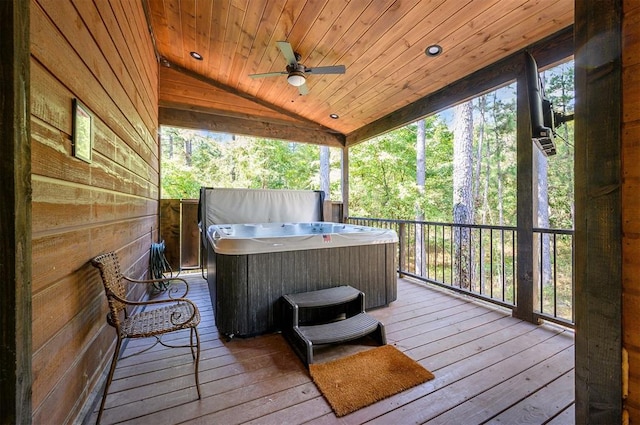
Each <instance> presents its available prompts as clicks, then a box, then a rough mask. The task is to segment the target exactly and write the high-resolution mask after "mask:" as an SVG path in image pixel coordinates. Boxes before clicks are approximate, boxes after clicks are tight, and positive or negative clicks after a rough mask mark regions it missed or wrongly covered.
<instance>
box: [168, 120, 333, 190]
mask: <svg viewBox="0 0 640 425" xmlns="http://www.w3.org/2000/svg"><path fill="white" fill-rule="evenodd" d="M334 151H335V149H334ZM335 158H336V156H335V154H334V153H332V161H333V166H334V167H335V166H336V165H335V164H336V160H335ZM337 161H338V166H339V152H338V157H337ZM319 169H320V164H319V147H318V146H315V145H311V144H302V143H290V142H285V141H279V140H267V139H255V138H248V137H242V136H235V137H231V136H228V135H221V134H213V133H204V132H198V131H193V130H184V129H178V128H163V133H162V167H161V188H162V197H163V198H197V197H198V191H199V188H200V187H201V186H211V187H239V188H264V189H309V190H317V189H319V188H320V176H319ZM334 179H335V180H336V184H334V185H333V187H332V191H334V190H335V191H336V192H337V193H340V178H339V177H337V178H336V177H335V176H334ZM339 198H340V197H339V196H338V198H334V199H339Z"/></svg>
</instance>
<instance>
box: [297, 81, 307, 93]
mask: <svg viewBox="0 0 640 425" xmlns="http://www.w3.org/2000/svg"><path fill="white" fill-rule="evenodd" d="M298 92H299V93H300V94H301V95H302V96H304V95H305V94H309V87H307V83H304V84H303V85H301V86H298Z"/></svg>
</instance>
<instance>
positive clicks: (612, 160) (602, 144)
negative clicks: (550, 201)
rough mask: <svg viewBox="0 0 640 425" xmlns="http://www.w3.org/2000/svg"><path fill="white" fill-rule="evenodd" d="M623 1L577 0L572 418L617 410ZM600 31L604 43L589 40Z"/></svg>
mask: <svg viewBox="0 0 640 425" xmlns="http://www.w3.org/2000/svg"><path fill="white" fill-rule="evenodd" d="M621 6H622V1H621V0H611V1H604V2H599V3H597V4H592V3H589V4H586V3H585V4H583V3H580V2H578V3H576V10H575V13H576V29H575V32H576V43H575V44H576V57H575V90H576V93H578V94H581V95H580V96H577V97H576V106H575V113H576V116H577V117H580V118H581V119H580V120H576V125H575V137H576V140H582V141H583V143H580V144H578V145H576V149H575V170H576V176H575V185H576V190H575V198H576V199H575V206H576V217H575V236H574V240H575V250H574V256H575V258H576V267H575V270H576V275H575V281H576V329H577V330H578V332H577V333H576V353H577V355H576V423H606V422H611V423H613V422H619V421H620V420H621V416H622V394H621V390H622V381H621V367H620V359H621V358H622V357H621V342H622V341H621V340H622V335H621V325H620V324H621V320H622V318H621V313H622V312H621V303H622V302H621V289H622V288H621V287H622V285H621V267H622V265H621V252H620V251H621V196H620V185H621V175H622V174H621V165H620V155H621V150H620V137H621V135H620V116H621V102H620V99H621V94H622V91H621V87H620V82H621V64H620V58H621V46H620V40H621V33H620V31H621V19H622V18H621V11H620V8H621ZM603 34H606V35H605V36H603ZM599 37H604V38H600V42H601V43H604V44H599V43H593V40H598V38H599ZM602 45H606V46H607V47H606V49H603V48H602V47H601V46H602ZM605 55H606V56H605ZM596 117H597V118H596ZM594 120H598V122H600V123H601V124H600V125H597V126H594V125H590V123H592V122H594ZM594 169H598V170H600V172H598V173H593V172H591V170H594Z"/></svg>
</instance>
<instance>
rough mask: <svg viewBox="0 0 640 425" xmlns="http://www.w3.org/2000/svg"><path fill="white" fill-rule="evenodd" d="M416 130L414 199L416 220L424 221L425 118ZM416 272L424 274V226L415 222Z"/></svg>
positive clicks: (419, 122) (418, 123)
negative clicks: (416, 196) (415, 190)
mask: <svg viewBox="0 0 640 425" xmlns="http://www.w3.org/2000/svg"><path fill="white" fill-rule="evenodd" d="M417 125H418V131H417V134H416V186H417V188H418V196H419V200H418V201H416V205H415V210H416V221H417V222H421V221H424V211H423V210H422V207H421V205H420V200H421V199H422V197H423V196H424V186H425V180H426V165H425V149H426V134H425V127H426V124H425V120H424V119H422V120H420V121H418V122H417ZM415 236H416V261H415V262H416V274H418V275H420V276H424V275H425V270H424V261H423V258H424V228H423V225H422V224H416V235H415Z"/></svg>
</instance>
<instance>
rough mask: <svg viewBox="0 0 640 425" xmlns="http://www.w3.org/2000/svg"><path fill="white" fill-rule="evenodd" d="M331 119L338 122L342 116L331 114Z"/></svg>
mask: <svg viewBox="0 0 640 425" xmlns="http://www.w3.org/2000/svg"><path fill="white" fill-rule="evenodd" d="M329 118H332V119H334V120H337V119H338V118H340V115H338V114H330V115H329Z"/></svg>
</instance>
